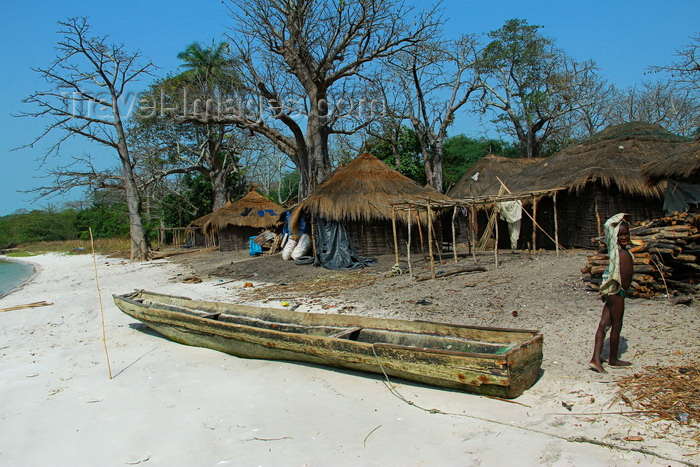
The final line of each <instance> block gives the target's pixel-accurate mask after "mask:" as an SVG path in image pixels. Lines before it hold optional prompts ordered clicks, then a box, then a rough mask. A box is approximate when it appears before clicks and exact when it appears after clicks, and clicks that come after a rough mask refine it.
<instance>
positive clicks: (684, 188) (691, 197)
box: [664, 180, 700, 213]
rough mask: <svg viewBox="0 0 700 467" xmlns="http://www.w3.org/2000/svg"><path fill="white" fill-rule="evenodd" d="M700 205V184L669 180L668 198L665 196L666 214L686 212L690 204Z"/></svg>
mask: <svg viewBox="0 0 700 467" xmlns="http://www.w3.org/2000/svg"><path fill="white" fill-rule="evenodd" d="M699 203H700V184H697V183H683V182H676V181H675V180H668V187H667V188H666V196H664V211H666V213H672V212H675V211H678V212H685V211H687V210H688V208H689V207H690V206H689V205H690V204H699Z"/></svg>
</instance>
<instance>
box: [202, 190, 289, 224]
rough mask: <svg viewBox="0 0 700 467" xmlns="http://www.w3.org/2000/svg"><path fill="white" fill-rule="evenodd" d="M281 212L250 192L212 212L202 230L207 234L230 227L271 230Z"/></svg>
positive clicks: (257, 194)
mask: <svg viewBox="0 0 700 467" xmlns="http://www.w3.org/2000/svg"><path fill="white" fill-rule="evenodd" d="M282 211H283V209H282V207H281V206H280V205H278V204H275V203H273V202H272V201H270V200H269V199H267V198H265V197H264V196H262V195H261V194H259V193H257V192H256V191H252V190H251V191H250V192H249V193H248V194H247V195H245V196H244V197H242V198H241V199H239V200H238V201H234V202H228V203H226V204H225V205H224V206H222V207H220V208H219V209H217V210H216V211H214V212H212V213H211V214H210V216H211V217H210V219H209V220H208V221H207V222H206V223H205V224H204V227H203V230H204V231H205V232H206V233H209V232H212V231H214V230H220V229H223V228H225V227H228V226H231V225H232V226H239V227H241V226H243V227H259V228H271V227H274V226H275V225H276V224H277V222H278V220H279V216H280V215H281V214H282ZM261 212H262V216H261V215H260V213H261ZM273 213H274V214H273Z"/></svg>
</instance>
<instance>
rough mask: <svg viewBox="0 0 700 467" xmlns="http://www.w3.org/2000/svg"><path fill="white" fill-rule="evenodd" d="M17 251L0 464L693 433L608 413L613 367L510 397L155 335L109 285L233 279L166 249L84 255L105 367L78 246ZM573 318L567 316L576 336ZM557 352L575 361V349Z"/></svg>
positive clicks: (564, 453) (347, 454) (471, 454)
mask: <svg viewBox="0 0 700 467" xmlns="http://www.w3.org/2000/svg"><path fill="white" fill-rule="evenodd" d="M23 260H26V261H29V262H31V263H33V264H35V265H37V269H38V273H37V275H36V276H35V277H34V278H33V279H32V280H31V281H30V282H28V283H26V284H25V285H24V286H23V287H21V288H20V289H19V290H16V291H14V292H12V293H10V294H9V295H7V296H6V297H4V298H2V299H0V308H6V307H11V306H15V305H22V304H26V303H31V302H38V301H42V300H45V301H47V302H51V303H52V305H49V306H44V307H37V308H28V309H20V310H14V311H7V312H2V313H0V400H1V401H2V404H1V405H0V433H2V435H1V436H0V465H8V466H9V465H13V466H15V465H27V466H29V465H42V466H52V465H71V466H83V465H85V466H95V465H137V464H138V465H183V466H184V465H267V466H273V465H274V466H280V465H283V466H287V465H289V466H292V465H293V466H298V465H311V466H314V465H316V466H318V465H376V466H386V465H397V466H399V465H401V466H403V465H411V466H433V465H435V466H446V465H455V466H457V465H459V466H472V465H473V466H478V465H481V466H501V465H519V466H529V465H532V466H535V465H544V466H564V465H566V466H569V465H576V466H588V465H601V466H602V465H616V466H626V465H659V466H661V465H664V466H666V465H685V464H690V465H694V464H698V463H700V454H696V455H694V454H693V453H697V451H700V448H699V447H698V446H697V444H694V442H693V441H692V440H690V439H689V435H688V433H687V432H684V431H683V429H682V428H680V427H678V426H677V425H675V424H672V423H667V422H658V423H654V424H650V423H647V420H644V419H641V420H640V419H635V418H631V417H626V416H619V415H610V414H608V413H610V412H616V411H623V410H627V409H626V407H625V406H624V405H622V404H621V403H620V402H617V401H614V399H615V398H614V395H615V385H614V384H613V380H614V379H615V375H614V374H610V375H608V376H605V375H600V376H601V377H588V378H585V379H581V378H578V379H577V378H566V377H562V376H561V375H562V373H565V371H560V372H557V371H545V373H544V375H543V376H542V378H541V379H540V380H539V381H538V382H537V383H536V384H535V385H534V386H533V387H532V388H531V389H529V390H528V391H526V392H525V394H523V395H522V396H520V397H519V398H518V399H516V400H515V402H506V401H500V400H494V399H489V398H485V397H481V396H477V395H473V394H467V393H463V392H458V391H449V390H443V389H438V388H432V387H427V386H420V385H413V384H410V383H407V382H404V381H393V382H392V384H393V385H395V387H396V390H397V391H398V393H400V394H401V395H402V396H403V398H404V400H402V399H400V398H399V397H397V396H396V395H395V394H393V393H392V392H391V391H390V390H389V389H388V388H387V386H386V385H385V383H384V381H383V380H382V378H381V377H380V376H378V375H372V374H364V373H354V372H349V371H338V370H333V369H328V368H324V367H317V366H310V365H303V364H295V363H286V362H277V361H263V360H248V359H242V358H237V357H233V356H229V355H226V354H223V353H219V352H216V351H213V350H209V349H203V348H194V347H188V346H184V345H181V344H177V343H175V342H172V341H169V340H167V339H165V338H163V337H161V336H160V335H158V334H156V333H154V332H152V331H149V330H148V329H147V328H146V327H145V326H143V325H141V324H140V323H137V322H136V321H134V320H133V319H132V318H130V317H128V316H127V315H125V314H123V313H122V312H121V311H120V310H119V309H118V308H117V307H116V306H115V305H114V304H113V302H112V299H111V296H112V294H122V293H126V292H129V291H131V290H133V289H137V288H145V289H148V290H153V291H157V292H163V293H172V294H177V295H185V296H189V297H192V298H197V299H215V300H220V301H230V300H233V299H235V298H236V293H237V292H236V291H237V290H241V288H240V286H239V287H234V285H235V284H229V285H227V287H222V286H219V285H217V284H220V280H218V279H216V278H205V280H204V282H201V283H183V282H182V278H183V277H186V276H187V275H188V274H191V270H189V269H188V268H187V266H185V265H183V264H178V263H174V262H170V261H167V260H157V261H152V262H147V263H129V262H126V261H122V260H116V259H107V258H105V257H98V259H97V264H98V268H97V269H98V274H99V284H100V290H101V294H102V302H103V305H104V315H105V329H106V344H107V348H108V351H109V357H110V362H111V370H112V373H113V378H112V379H111V380H110V379H109V376H108V369H107V364H106V358H105V351H104V348H103V343H102V332H101V319H100V305H99V301H98V298H97V290H96V287H95V280H94V271H93V258H92V257H91V256H89V255H79V256H73V255H59V254H45V255H39V256H34V257H30V258H26V259H23ZM178 274H180V275H178ZM594 302H595V299H594V298H591V299H590V303H594ZM598 303H599V301H598ZM274 305H275V304H270V306H274ZM586 306H588V304H587V305H586ZM637 306H642V305H641V304H640V305H637ZM595 307H596V308H597V307H598V305H597V304H595ZM679 312H683V313H685V312H687V311H679ZM691 312H692V313H695V315H697V308H695V309H694V310H691ZM592 313H593V314H597V313H599V311H593V312H592ZM687 313H690V312H687ZM575 324H576V323H573V324H571V326H573V325H575ZM589 324H590V323H586V324H585V325H584V328H582V329H579V328H577V329H576V330H575V331H573V332H576V333H581V334H584V333H585V334H586V336H589V335H590V337H592V333H593V331H594V327H593V324H590V325H589ZM693 326H695V329H697V323H696V324H694V325H693ZM562 332H572V331H571V329H570V328H569V329H566V330H563V331H562ZM623 334H624V329H623ZM559 337H561V335H560V336H559ZM635 338H636V337H635ZM658 338H659V336H658V335H656V336H649V339H650V340H653V339H658ZM548 339H549V342H552V341H556V337H555V336H550V335H548V334H547V333H545V342H548ZM573 351H575V352H582V350H581V349H578V348H577V349H574V350H573ZM587 352H588V350H587V349H585V352H584V353H587ZM546 358H548V357H546ZM556 363H557V362H556V361H555V362H554V364H556ZM554 364H553V363H552V360H551V359H550V360H548V363H547V365H549V367H552V366H554ZM567 368H570V369H569V370H568V371H569V372H584V371H586V370H582V369H581V362H578V361H576V362H572V363H571V364H570V365H567ZM611 373H612V372H611ZM562 402H567V403H569V404H572V405H573V409H572V410H571V411H569V410H567V408H566V407H564V406H563V405H562ZM625 438H628V440H626V439H625ZM637 438H641V439H642V441H639V440H637V441H634V440H636V439H637Z"/></svg>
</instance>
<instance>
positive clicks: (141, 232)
mask: <svg viewBox="0 0 700 467" xmlns="http://www.w3.org/2000/svg"><path fill="white" fill-rule="evenodd" d="M120 155H121V151H120ZM127 157H128V154H127ZM122 169H123V173H124V191H125V193H126V205H127V208H128V210H129V235H130V238H131V260H132V261H145V260H147V259H149V248H148V239H147V238H146V230H145V229H144V227H143V222H142V220H141V197H140V196H139V192H138V189H137V187H136V182H135V181H134V173H133V171H132V170H131V164H129V163H128V162H127V163H125V158H124V156H123V155H122Z"/></svg>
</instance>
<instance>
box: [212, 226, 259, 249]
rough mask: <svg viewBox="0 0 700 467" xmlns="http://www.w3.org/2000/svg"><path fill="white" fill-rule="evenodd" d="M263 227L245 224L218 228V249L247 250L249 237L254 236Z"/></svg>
mask: <svg viewBox="0 0 700 467" xmlns="http://www.w3.org/2000/svg"><path fill="white" fill-rule="evenodd" d="M263 230H264V229H261V228H259V227H247V226H228V227H225V228H223V229H221V230H219V249H220V250H221V251H237V250H248V249H249V248H250V237H255V236H257V235H258V234H260V232H262V231H263Z"/></svg>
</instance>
